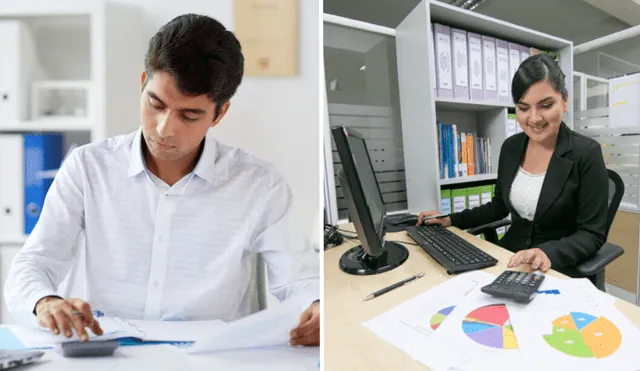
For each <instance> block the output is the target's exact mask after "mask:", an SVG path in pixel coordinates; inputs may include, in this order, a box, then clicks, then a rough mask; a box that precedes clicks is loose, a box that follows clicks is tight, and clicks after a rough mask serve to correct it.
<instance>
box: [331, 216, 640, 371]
mask: <svg viewBox="0 0 640 371" xmlns="http://www.w3.org/2000/svg"><path fill="white" fill-rule="evenodd" d="M341 228H344V229H348V230H353V228H350V227H346V228H345V227H344V226H343V227H341ZM449 230H451V231H452V232H454V233H456V234H458V235H459V236H461V237H462V238H464V239H465V240H467V241H469V242H471V243H473V244H474V245H476V246H478V247H479V248H480V249H482V250H484V251H485V252H487V253H488V254H491V255H492V256H493V257H495V258H496V259H498V261H499V262H498V265H496V266H494V267H491V268H488V269H485V271H486V272H489V273H495V274H499V273H501V272H502V271H504V270H506V269H507V263H508V262H509V258H510V257H511V255H513V253H511V252H510V251H508V250H505V249H503V248H501V247H499V246H496V245H494V244H492V243H489V242H487V241H484V240H482V239H481V238H479V237H476V236H473V235H470V234H468V233H466V232H463V231H461V230H460V229H457V228H455V227H449ZM386 240H387V241H398V242H403V241H405V242H411V243H415V242H414V241H413V239H411V237H409V235H408V234H407V233H406V232H404V231H403V232H398V233H389V234H387V236H386ZM358 244H359V242H358V240H347V242H345V243H344V244H342V245H341V246H338V247H335V248H332V249H330V250H327V251H326V252H325V253H324V319H323V321H324V349H325V351H324V366H325V370H331V371H333V370H366V371H375V370H381V371H387V370H407V371H410V370H428V368H427V367H425V366H424V365H422V364H421V363H419V362H417V361H414V360H413V359H411V357H409V356H407V355H406V354H405V353H404V352H402V351H401V350H399V349H397V348H395V347H394V346H392V345H391V344H389V343H387V342H385V341H384V340H382V339H380V338H379V337H378V336H377V335H375V334H374V333H373V332H371V331H369V329H367V328H365V327H364V326H363V325H362V323H363V322H366V321H368V320H371V319H373V318H375V317H377V316H379V315H381V314H382V313H384V312H386V311H388V310H390V309H392V308H394V307H395V306H397V305H399V304H401V303H403V302H404V301H406V300H408V299H410V298H412V297H414V296H416V295H419V294H421V293H423V292H425V291H427V290H429V289H430V288H432V287H434V286H437V285H439V284H440V283H442V282H444V281H446V280H448V279H449V278H450V277H451V276H449V275H448V274H447V273H446V272H445V270H444V269H443V268H442V267H441V266H440V265H439V264H438V263H436V261H435V260H433V259H432V258H431V257H430V256H429V255H428V254H427V253H425V252H424V251H423V250H422V249H421V248H420V247H418V246H415V245H409V244H405V246H406V247H407V249H408V250H409V259H407V261H406V262H405V263H404V264H402V265H401V266H399V267H398V268H396V269H394V270H391V271H389V272H385V273H382V274H378V275H373V276H354V275H349V274H346V273H344V272H342V271H341V270H340V267H339V266H338V261H339V259H340V256H342V254H343V253H344V252H345V251H347V250H348V249H350V248H352V247H354V246H356V245H358ZM521 268H522V270H525V269H526V268H525V267H524V266H523V267H521ZM419 272H424V273H425V276H424V277H423V278H421V279H419V280H417V281H415V282H413V283H411V284H409V285H406V286H404V287H402V288H399V289H396V290H393V291H391V292H389V293H387V294H385V295H382V296H380V297H378V298H376V299H374V300H371V301H367V302H363V301H362V299H363V298H364V297H365V296H367V295H368V294H371V293H372V292H374V291H376V290H379V289H380V288H383V287H386V286H389V285H391V284H393V283H395V282H398V281H400V280H402V279H405V278H407V277H410V276H412V275H414V274H417V273H419ZM548 274H549V275H551V276H555V277H559V278H565V279H566V278H567V277H566V276H564V275H562V274H560V273H558V272H555V271H550V272H549V273H548ZM616 306H617V307H618V309H620V311H621V312H622V313H624V314H625V315H626V316H627V317H628V318H629V319H630V320H631V321H632V322H633V323H634V324H635V325H636V326H638V327H640V308H638V307H636V306H633V305H631V304H629V303H627V302H625V301H622V300H618V301H616Z"/></svg>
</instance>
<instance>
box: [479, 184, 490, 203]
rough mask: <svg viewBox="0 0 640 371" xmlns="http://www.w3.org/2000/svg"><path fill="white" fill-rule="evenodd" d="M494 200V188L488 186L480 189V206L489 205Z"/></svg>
mask: <svg viewBox="0 0 640 371" xmlns="http://www.w3.org/2000/svg"><path fill="white" fill-rule="evenodd" d="M492 198H493V186H491V185H486V186H482V187H480V204H482V205H484V204H488V203H489V202H491V199H492Z"/></svg>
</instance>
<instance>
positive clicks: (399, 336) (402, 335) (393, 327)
mask: <svg viewBox="0 0 640 371" xmlns="http://www.w3.org/2000/svg"><path fill="white" fill-rule="evenodd" d="M495 278H496V276H495V275H492V274H489V273H486V272H481V271H475V272H469V273H465V274H461V275H459V276H456V277H454V278H452V279H450V280H449V281H446V282H444V283H442V284H441V285H438V286H436V287H434V288H432V289H431V290H429V291H426V292H425V293H423V294H420V295H418V296H416V297H414V298H413V299H410V300H408V301H406V302H404V303H402V304H401V305H399V306H397V307H395V308H394V309H392V310H390V311H388V312H386V313H384V314H382V315H380V316H378V317H376V318H374V319H372V320H371V321H368V322H365V323H364V324H363V325H364V326H365V327H367V328H368V329H369V330H371V331H372V332H374V333H375V334H376V335H378V336H379V337H380V338H382V339H383V340H385V341H387V342H389V343H390V344H392V345H394V346H395V347H396V348H398V349H400V350H402V351H403V352H405V353H406V354H407V355H409V356H410V357H412V358H413V359H415V360H418V361H420V362H421V363H423V364H424V365H426V366H428V367H429V368H431V369H432V370H434V371H439V370H447V369H448V362H449V359H448V358H447V357H446V356H444V357H443V355H442V353H441V352H440V349H439V347H438V346H437V344H433V343H432V342H431V341H430V338H431V337H432V336H433V334H434V333H435V332H437V331H439V326H442V323H444V322H446V321H445V320H447V321H448V317H447V314H448V313H451V312H452V311H455V310H453V308H452V307H455V306H456V305H457V304H458V303H459V302H460V301H461V300H463V298H464V296H465V295H466V294H467V293H468V292H469V291H471V290H473V289H474V287H477V286H481V285H484V284H487V283H489V282H491V281H492V280H494V279H495ZM439 312H440V313H439Z"/></svg>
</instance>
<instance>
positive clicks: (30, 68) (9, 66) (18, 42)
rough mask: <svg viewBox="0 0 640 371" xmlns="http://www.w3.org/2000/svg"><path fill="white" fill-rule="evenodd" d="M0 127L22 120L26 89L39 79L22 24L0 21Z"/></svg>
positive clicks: (25, 110)
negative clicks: (0, 54)
mask: <svg viewBox="0 0 640 371" xmlns="http://www.w3.org/2000/svg"><path fill="white" fill-rule="evenodd" d="M0 45H2V58H0V127H1V126H4V125H7V124H9V125H11V124H15V123H16V122H20V121H23V120H26V119H27V118H28V113H29V106H28V101H29V86H30V83H31V80H33V79H35V78H38V77H39V69H38V68H37V66H38V64H37V63H36V60H37V59H36V52H35V45H34V42H33V38H32V35H31V34H30V33H29V31H28V29H27V27H26V26H25V25H24V23H23V22H21V21H18V20H3V21H0Z"/></svg>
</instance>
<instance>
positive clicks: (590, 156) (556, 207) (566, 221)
mask: <svg viewBox="0 0 640 371" xmlns="http://www.w3.org/2000/svg"><path fill="white" fill-rule="evenodd" d="M528 142H529V137H528V136H527V135H526V134H525V133H519V134H516V135H513V136H511V137H509V138H508V139H507V140H505V141H504V144H503V145H502V148H501V149H500V159H499V162H498V178H497V180H496V189H495V196H494V197H493V199H492V200H491V202H489V203H487V204H485V205H482V206H479V207H476V208H473V209H471V210H464V211H462V212H459V213H454V214H452V215H451V224H452V225H454V226H456V227H458V228H461V229H467V228H472V227H477V226H481V225H484V224H487V223H490V222H494V221H496V220H501V219H504V218H505V217H506V216H507V215H508V214H511V220H512V224H511V227H510V228H509V230H508V231H507V233H506V234H505V235H504V237H502V239H501V240H500V242H499V243H500V245H501V246H502V247H504V248H506V249H508V250H510V251H513V252H517V251H520V250H524V249H528V248H531V247H538V248H540V249H542V251H544V252H545V253H546V254H547V256H548V257H549V260H551V267H552V268H553V269H555V270H559V271H560V272H562V273H565V274H568V275H570V276H576V272H575V269H572V268H574V267H575V266H576V265H578V264H579V263H580V262H582V261H583V260H585V259H588V258H590V257H592V256H593V255H594V254H595V253H596V252H597V251H598V250H599V249H600V247H601V246H602V245H603V244H604V243H605V241H606V230H607V207H608V205H607V200H608V192H609V178H608V174H607V169H606V167H605V164H604V159H603V157H602V149H601V147H600V145H599V144H598V142H596V141H595V140H593V139H591V138H588V137H585V136H583V135H580V134H578V133H576V132H574V131H572V130H571V129H569V127H567V126H566V125H565V123H564V122H563V123H562V124H561V125H560V129H559V132H558V140H557V142H556V148H555V150H554V152H553V155H552V156H551V160H550V162H549V167H548V168H547V174H546V176H545V179H544V182H543V184H542V190H541V191H540V197H539V199H538V205H537V207H536V212H535V215H534V219H533V221H528V220H526V219H523V218H521V217H520V215H518V213H517V212H516V211H515V210H514V208H513V206H512V205H511V202H510V201H509V194H510V193H511V184H512V183H513V180H514V178H515V176H516V174H517V171H518V168H519V166H520V165H521V163H522V158H523V155H524V153H525V150H526V148H527V143H528Z"/></svg>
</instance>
